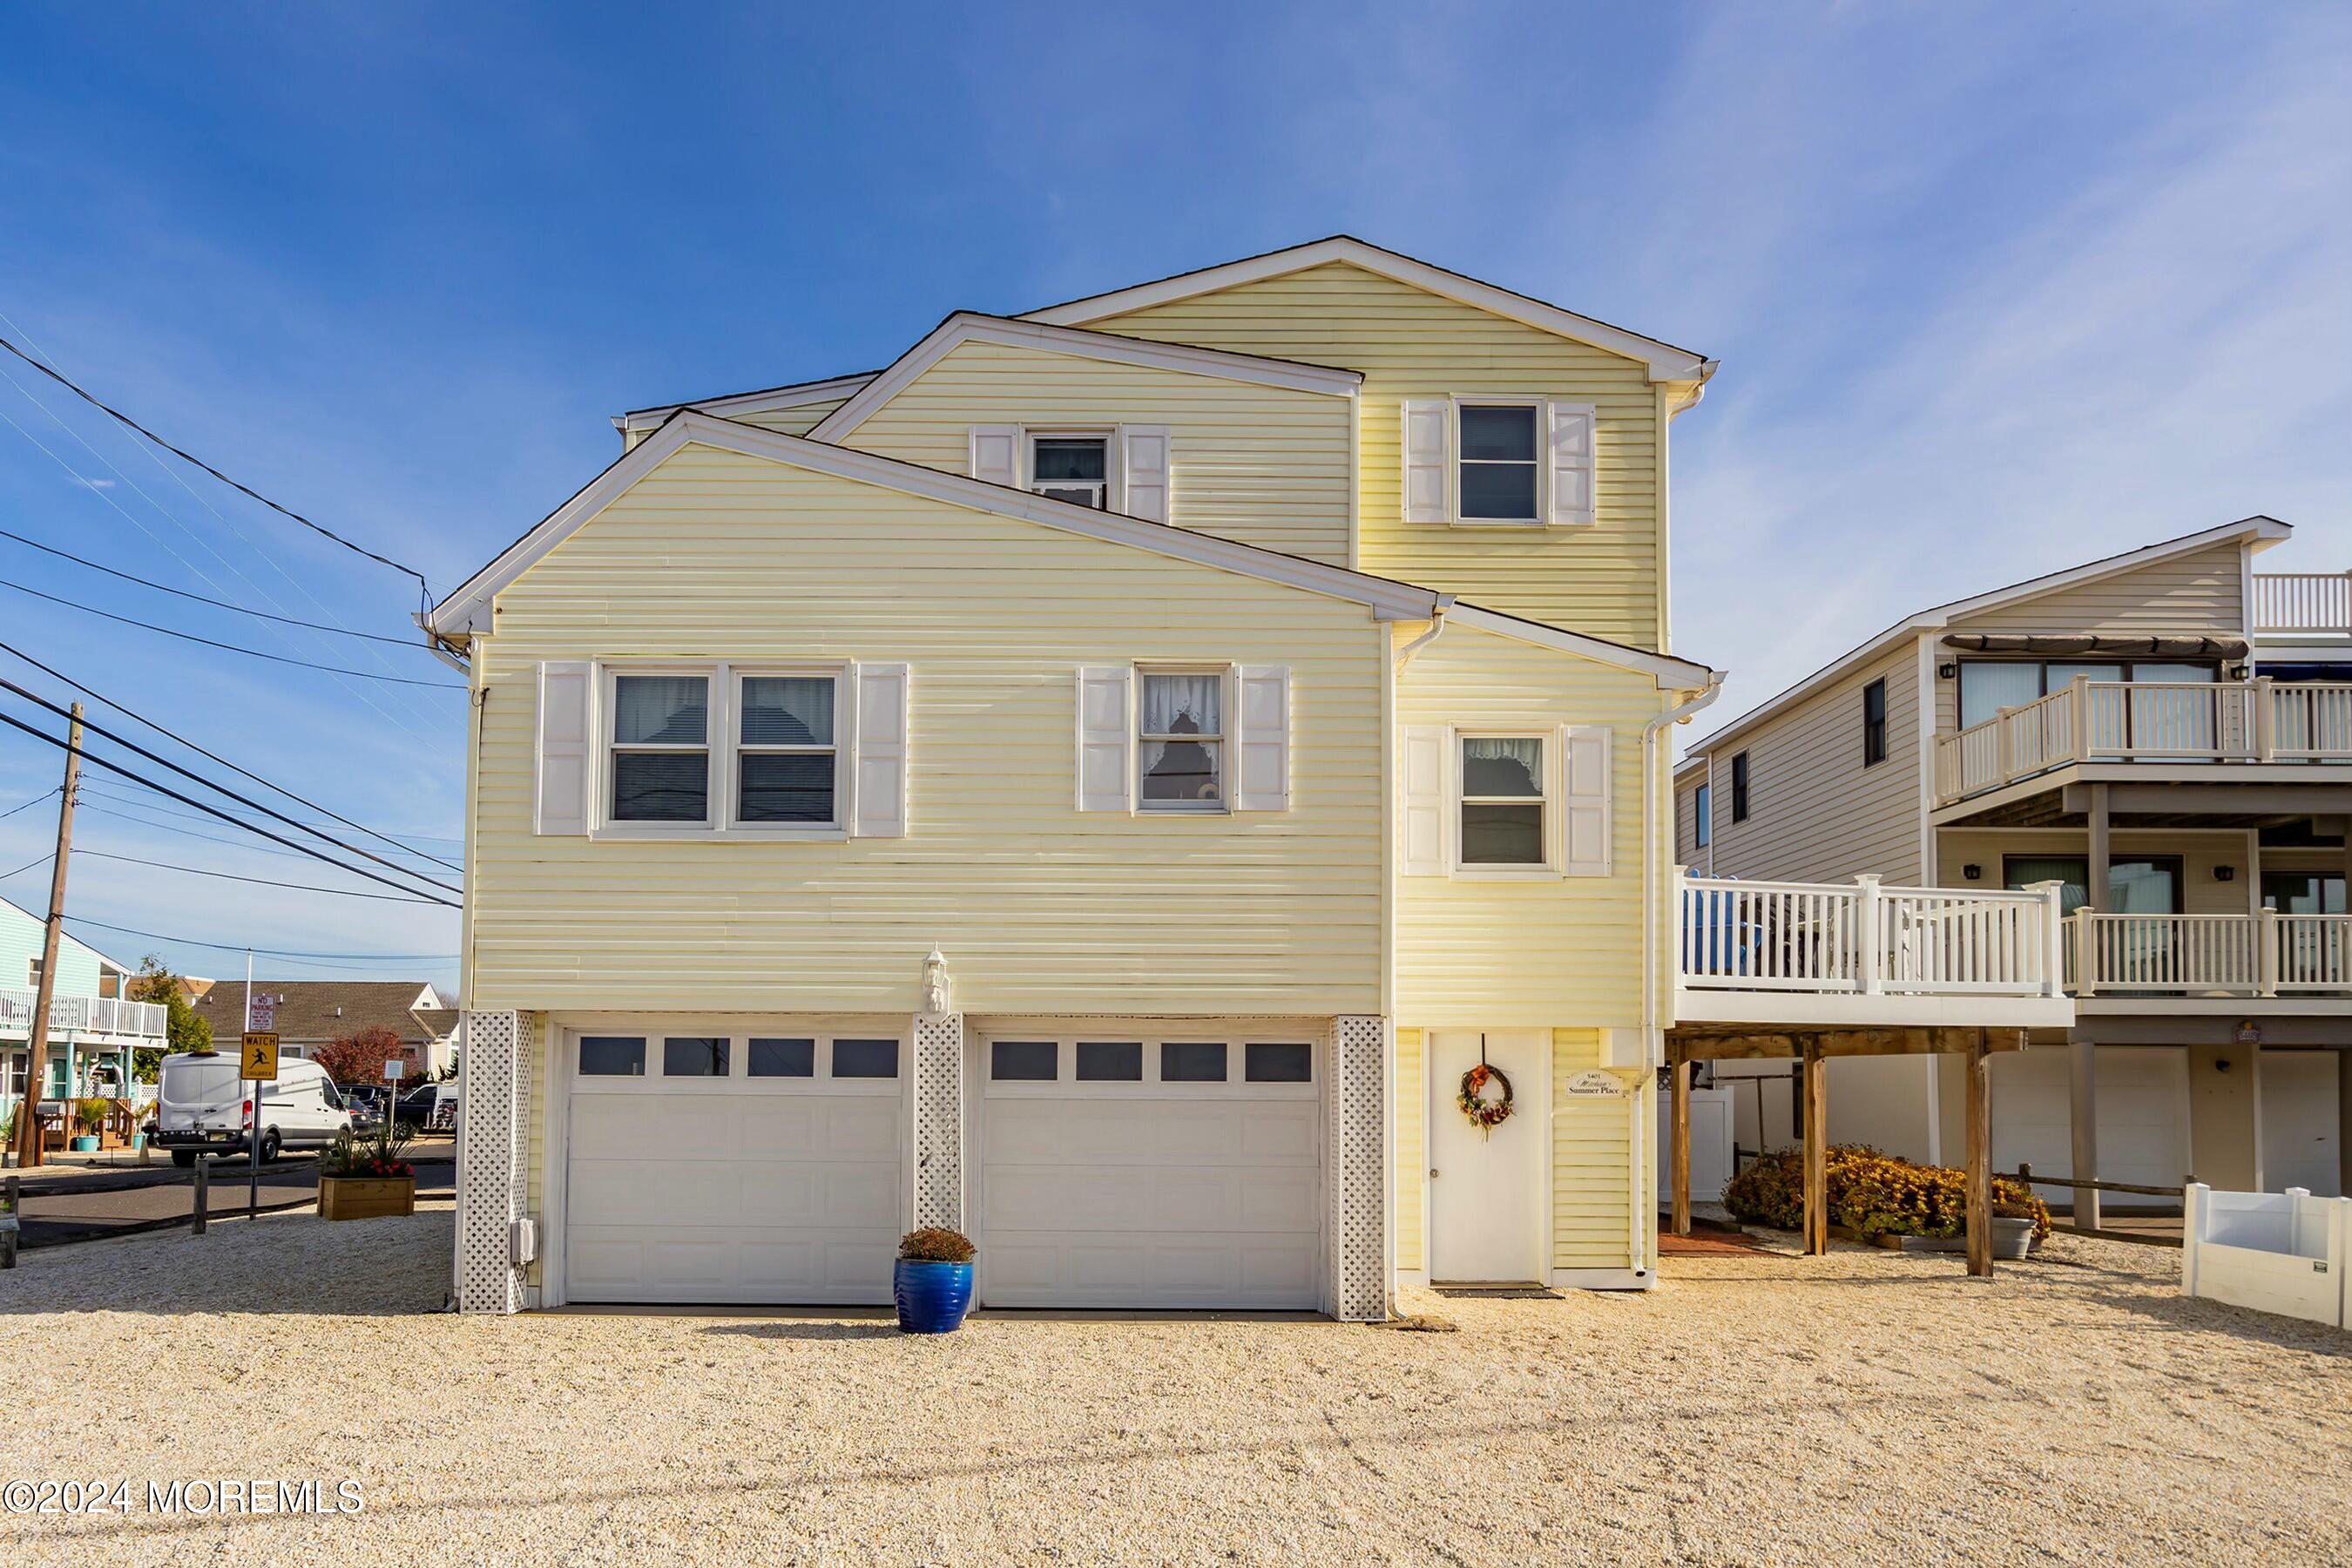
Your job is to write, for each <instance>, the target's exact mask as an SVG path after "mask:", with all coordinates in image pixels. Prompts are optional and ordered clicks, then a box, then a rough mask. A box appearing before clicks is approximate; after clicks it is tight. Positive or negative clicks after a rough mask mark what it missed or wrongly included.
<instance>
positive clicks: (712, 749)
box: [605, 666, 843, 829]
mask: <svg viewBox="0 0 2352 1568" xmlns="http://www.w3.org/2000/svg"><path fill="white" fill-rule="evenodd" d="M842 680H843V672H842V671H841V670H839V669H837V668H824V669H775V670H771V669H764V668H753V669H740V668H731V667H727V666H719V667H715V668H700V669H681V670H660V671H645V672H629V673H623V672H617V671H616V672H614V674H613V675H612V677H611V688H610V693H609V697H608V700H609V702H610V704H611V714H612V718H611V721H610V724H609V727H608V742H607V745H608V750H609V752H610V760H609V761H608V762H607V763H606V772H605V778H606V787H607V789H608V791H609V794H608V796H607V805H606V816H607V819H608V820H609V821H611V822H613V823H614V824H638V825H645V826H675V827H678V828H706V829H715V828H730V827H737V826H741V827H750V828H774V829H792V828H802V829H810V828H815V829H832V828H838V827H840V826H842V813H841V794H842V778H841V773H842V755H841V747H840V744H839V742H838V737H837V734H836V721H837V713H838V710H839V708H840V706H841V687H842Z"/></svg>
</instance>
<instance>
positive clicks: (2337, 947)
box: [2066, 910, 2352, 997]
mask: <svg viewBox="0 0 2352 1568" xmlns="http://www.w3.org/2000/svg"><path fill="white" fill-rule="evenodd" d="M2066 923H2067V926H2068V928H2069V930H2068V933H2067V942H2066V987H2067V989H2068V990H2069V991H2071V992H2073V993H2074V994H2075V995H2077V996H2082V997H2095V996H2099V995H2132V996H2328V995H2334V996H2352V915H2294V914H2281V913H2279V912H2278V911H2277V910H2263V912H2262V913H2260V914H2259V915H2254V914H2244V915H2124V914H2094V913H2092V912H2091V911H2090V910H2076V911H2075V912H2074V914H2072V915H2069V916H2068V917H2067V920H2066Z"/></svg>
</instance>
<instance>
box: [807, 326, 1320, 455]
mask: <svg viewBox="0 0 2352 1568" xmlns="http://www.w3.org/2000/svg"><path fill="white" fill-rule="evenodd" d="M970 342H982V343H997V344H1001V345H1003V346H1004V347H1007V348H1023V349H1034V350H1036V351H1038V352H1039V353H1056V354H1068V355H1070V356H1072V357H1074V358H1077V359H1091V360H1101V361H1104V362H1107V363H1112V364H1128V365H1140V366H1145V367H1148V368H1150V369H1153V370H1170V371H1177V372H1180V373H1182V374H1188V375H1206V376H1213V377H1215V378H1216V379H1218V380H1220V381H1240V382H1248V383H1250V384H1254V385H1258V386H1279V387H1286V388H1288V389H1289V390H1291V391H1293V392H1314V393H1321V394H1323V395H1327V396H1332V397H1348V396H1352V395H1354V394H1355V391H1356V389H1357V388H1358V387H1360V386H1361V385H1362V384H1363V381H1364V378H1363V375H1362V374H1361V373H1360V372H1358V371H1352V370H1334V369H1331V368H1329V367H1328V366H1325V365H1312V364H1301V363H1298V362H1297V361H1295V360H1282V359H1267V358H1265V357H1264V356H1262V355H1258V354H1244V353H1228V352H1226V351H1224V350H1223V349H1203V348H1194V347H1192V345H1190V344H1188V343H1161V342H1150V341H1148V340H1146V339H1142V338H1122V337H1118V336H1116V335H1115V334H1113V333H1110V332H1090V331H1082V330H1080V329H1078V328H1076V327H1059V326H1049V325H1046V324H1045V323H1043V322H1038V321H1015V320H1013V319H1012V318H1010V317H1006V316H987V315H982V314H981V313H980V312H979V311H976V310H958V311H957V312H956V313H955V314H954V315H952V316H950V317H949V318H948V319H947V320H946V321H941V322H940V324H939V325H938V326H937V327H935V328H933V329H932V330H931V331H930V332H929V334H928V335H927V336H925V337H924V338H923V340H922V341H921V342H918V343H917V344H915V346H914V347H912V348H910V349H908V351H907V352H906V353H903V354H900V355H899V356H898V359H897V360H895V361H893V362H892V363H891V365H890V368H889V369H887V370H885V371H883V372H881V373H880V374H877V375H875V376H874V377H872V378H871V379H869V380H868V381H867V382H866V384H865V385H864V386H862V387H861V388H859V389H858V392H857V394H856V396H854V397H852V398H851V399H850V400H849V401H848V402H846V403H845V404H843V405H841V406H840V407H838V408H836V409H835V410H834V411H833V412H832V413H830V414H828V415H826V416H824V418H823V419H822V420H820V421H818V423H817V424H816V426H814V428H813V429H811V430H810V431H809V438H810V439H811V440H814V441H839V440H840V439H841V438H842V437H845V436H846V435H848V434H849V433H850V432H851V431H853V430H855V429H856V428H857V427H858V426H860V425H863V424H865V423H866V420H867V419H868V418H870V417H871V416H873V415H874V414H875V413H876V412H877V410H879V409H880V408H881V407H882V406H883V405H886V404H887V403H888V402H889V401H890V400H891V399H892V398H894V397H896V396H898V394H899V393H901V392H903V391H905V390H906V389H907V388H908V386H910V385H912V384H914V383H915V382H916V381H917V380H918V379H919V378H920V377H921V375H922V374H923V373H924V372H925V371H927V370H929V369H930V368H931V367H932V366H933V365H935V364H937V363H940V361H941V360H942V359H945V358H946V357H947V356H948V355H949V354H950V353H954V352H955V351H956V350H957V349H958V348H960V347H961V346H962V345H963V344H965V343H970Z"/></svg>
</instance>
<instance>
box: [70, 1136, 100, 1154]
mask: <svg viewBox="0 0 2352 1568" xmlns="http://www.w3.org/2000/svg"><path fill="white" fill-rule="evenodd" d="M73 1152H75V1153H77V1154H94V1153H96V1152H98V1140H97V1139H95V1138H92V1137H89V1136H88V1135H87V1134H77V1135H76V1136H75V1138H74V1141H73Z"/></svg>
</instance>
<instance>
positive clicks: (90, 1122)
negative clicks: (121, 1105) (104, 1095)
mask: <svg viewBox="0 0 2352 1568" xmlns="http://www.w3.org/2000/svg"><path fill="white" fill-rule="evenodd" d="M113 1109H114V1107H113V1105H112V1103H111V1102H110V1101H108V1100H100V1099H99V1098H98V1097H97V1096H95V1095H92V1096H91V1097H90V1098H89V1099H88V1100H76V1101H75V1102H74V1108H73V1120H74V1126H75V1127H76V1128H78V1129H79V1131H78V1132H76V1133H75V1135H74V1141H73V1149H74V1152H75V1153H77V1154H89V1153H94V1152H97V1149H98V1139H99V1134H100V1133H101V1132H103V1131H106V1113H107V1112H108V1111H110V1110H113Z"/></svg>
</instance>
